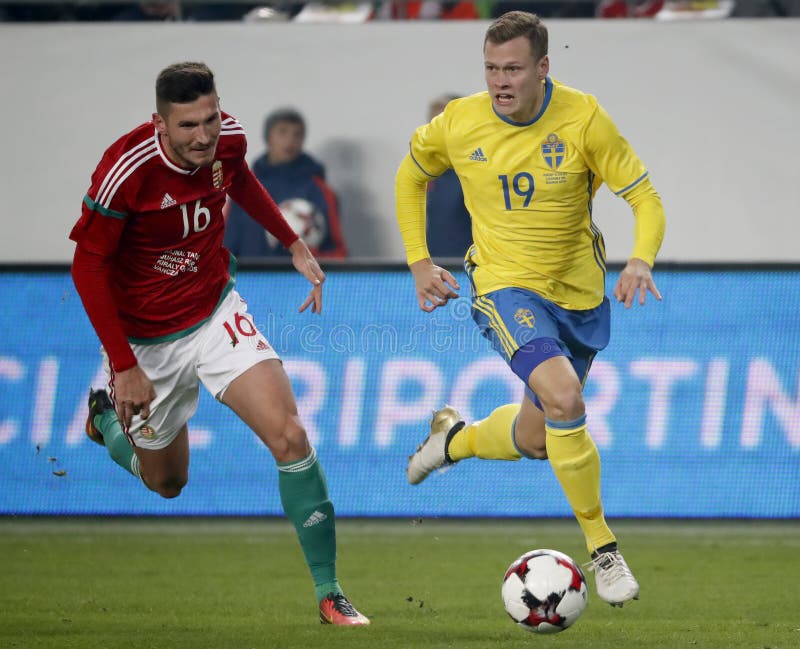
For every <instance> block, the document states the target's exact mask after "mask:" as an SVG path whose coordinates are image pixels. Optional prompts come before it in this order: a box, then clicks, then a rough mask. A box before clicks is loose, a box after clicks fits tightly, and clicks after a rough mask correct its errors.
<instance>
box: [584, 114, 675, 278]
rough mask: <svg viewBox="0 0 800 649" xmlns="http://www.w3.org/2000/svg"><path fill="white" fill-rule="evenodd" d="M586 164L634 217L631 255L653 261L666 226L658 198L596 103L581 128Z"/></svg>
mask: <svg viewBox="0 0 800 649" xmlns="http://www.w3.org/2000/svg"><path fill="white" fill-rule="evenodd" d="M582 145H583V148H584V153H585V155H586V159H587V163H588V164H589V166H590V168H591V169H592V171H594V173H595V174H597V177H598V179H602V180H603V181H604V182H605V183H606V184H607V185H608V187H609V189H610V190H611V191H612V192H614V194H616V195H617V196H621V197H622V198H624V199H625V200H626V201H627V202H628V204H629V205H630V206H631V209H632V210H633V216H634V219H635V225H634V243H633V253H632V254H631V257H636V258H638V259H642V260H644V261H646V262H647V263H648V264H650V266H652V265H653V264H654V263H655V259H656V255H657V254H658V250H659V248H660V247H661V241H662V240H663V238H664V229H665V227H666V218H665V216H664V207H663V205H662V203H661V197H660V196H659V195H658V192H656V190H655V188H654V187H653V184H652V182H651V181H650V176H649V174H648V171H647V169H646V168H645V166H644V164H643V163H642V161H641V160H640V159H639V156H637V155H636V152H635V151H634V150H633V147H631V145H630V144H629V143H628V141H627V140H626V139H625V138H624V137H623V136H622V135H621V134H620V132H619V130H618V129H617V127H616V125H615V124H614V122H613V121H612V119H611V117H610V116H609V114H608V113H607V112H606V111H605V109H604V108H603V107H602V106H600V105H599V104H598V105H597V107H596V109H595V111H594V113H593V114H592V117H591V119H590V120H589V122H588V123H587V127H586V129H585V131H584V139H583V143H582Z"/></svg>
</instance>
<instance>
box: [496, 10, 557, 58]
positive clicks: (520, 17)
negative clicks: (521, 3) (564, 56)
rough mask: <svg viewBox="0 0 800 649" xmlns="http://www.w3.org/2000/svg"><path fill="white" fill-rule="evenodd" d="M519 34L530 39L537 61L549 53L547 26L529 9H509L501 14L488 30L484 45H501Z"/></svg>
mask: <svg viewBox="0 0 800 649" xmlns="http://www.w3.org/2000/svg"><path fill="white" fill-rule="evenodd" d="M519 36H524V37H525V38H527V39H528V42H529V43H530V44H531V53H532V54H533V58H534V59H535V60H536V61H538V60H539V59H541V58H542V57H543V56H545V55H546V54H547V27H546V26H545V24H544V23H543V22H542V19H541V18H539V16H537V15H536V14H532V13H528V12H527V11H508V12H506V13H504V14H503V15H502V16H500V17H499V18H498V19H497V20H495V21H494V22H493V23H492V24H491V25H489V28H488V29H487V30H486V38H485V39H484V41H483V45H484V47H485V46H486V43H492V44H493V45H501V44H502V43H507V42H508V41H510V40H513V39H515V38H517V37H519Z"/></svg>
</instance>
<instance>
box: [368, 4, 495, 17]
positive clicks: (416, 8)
mask: <svg viewBox="0 0 800 649" xmlns="http://www.w3.org/2000/svg"><path fill="white" fill-rule="evenodd" d="M480 17H481V14H480V12H479V11H478V7H477V6H476V3H475V2H468V1H466V0H461V1H459V2H434V1H432V0H421V1H420V0H397V1H396V2H379V3H376V6H375V10H374V13H373V16H372V18H373V20H476V19H477V18H480Z"/></svg>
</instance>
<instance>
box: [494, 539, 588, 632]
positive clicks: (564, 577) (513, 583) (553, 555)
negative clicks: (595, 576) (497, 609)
mask: <svg viewBox="0 0 800 649" xmlns="http://www.w3.org/2000/svg"><path fill="white" fill-rule="evenodd" d="M501 592H502V595H503V604H504V605H505V607H506V611H507V612H508V614H509V615H510V616H511V619H512V620H514V622H516V623H517V625H518V626H520V627H522V628H523V629H525V630H526V631H530V632H531V633H558V632H559V631H563V630H564V629H567V628H569V627H570V626H572V625H573V624H575V622H576V621H577V619H578V618H579V617H580V616H581V613H583V609H585V608H586V599H587V597H588V596H589V591H588V589H587V587H586V578H585V577H584V576H583V571H582V570H581V569H580V566H578V564H577V563H575V562H574V561H573V560H572V559H571V558H570V557H568V556H567V555H566V554H564V553H563V552H558V551H557V550H531V551H530V552H526V553H525V554H523V555H522V556H521V557H520V558H519V559H517V560H516V561H514V563H512V564H511V565H510V566H509V567H508V570H506V574H505V577H503V587H502V590H501Z"/></svg>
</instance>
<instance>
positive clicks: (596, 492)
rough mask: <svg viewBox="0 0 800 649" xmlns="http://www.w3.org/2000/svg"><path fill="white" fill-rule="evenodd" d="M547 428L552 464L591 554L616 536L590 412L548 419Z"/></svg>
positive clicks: (549, 454)
mask: <svg viewBox="0 0 800 649" xmlns="http://www.w3.org/2000/svg"><path fill="white" fill-rule="evenodd" d="M545 430H546V431H547V456H548V457H549V459H550V465H551V466H552V467H553V472H554V473H555V474H556V478H558V481H559V482H560V483H561V488H562V489H563V490H564V494H565V495H566V496H567V500H568V501H569V504H570V506H571V507H572V511H573V512H574V514H575V518H577V519H578V523H579V524H580V526H581V529H582V530H583V535H584V537H586V547H587V548H588V550H589V553H590V554H591V553H592V552H594V551H595V549H597V548H599V547H602V546H604V545H606V544H607V543H612V542H613V541H615V540H616V539H615V538H614V534H613V533H612V532H611V530H610V529H609V528H608V525H606V520H605V517H604V516H603V503H602V501H601V500H600V455H599V454H598V453H597V447H596V446H595V445H594V442H593V441H592V438H591V437H589V433H588V432H587V430H586V416H585V415H584V416H582V417H580V418H578V419H575V420H573V421H566V422H565V421H552V420H550V419H547V420H545Z"/></svg>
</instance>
